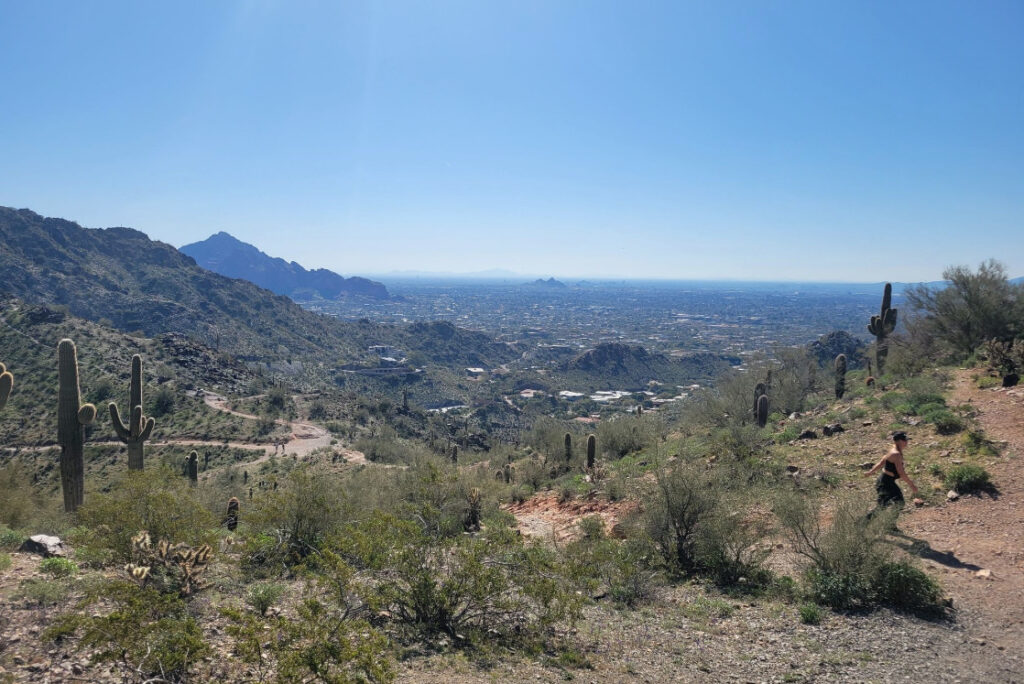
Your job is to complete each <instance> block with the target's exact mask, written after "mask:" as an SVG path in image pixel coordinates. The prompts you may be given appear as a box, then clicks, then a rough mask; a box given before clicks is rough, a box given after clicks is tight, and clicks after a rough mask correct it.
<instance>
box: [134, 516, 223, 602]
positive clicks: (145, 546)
mask: <svg viewBox="0 0 1024 684" xmlns="http://www.w3.org/2000/svg"><path fill="white" fill-rule="evenodd" d="M212 557H213V549H212V548H210V545H209V544H203V545H202V546H197V547H194V548H193V547H191V546H189V545H188V544H174V545H172V544H171V543H170V542H169V541H167V540H166V539H161V540H160V541H159V542H158V543H157V544H156V546H154V545H153V540H152V538H151V537H150V536H149V532H146V531H142V532H139V533H138V534H137V535H135V536H134V537H132V562H131V563H128V564H127V565H125V566H124V570H125V572H127V573H128V574H129V575H131V577H132V578H133V579H135V580H136V581H137V582H139V583H140V584H142V585H145V584H147V583H149V582H152V583H154V584H156V586H157V588H158V589H159V590H160V591H163V592H176V593H177V594H178V595H179V596H182V597H185V596H190V595H191V594H194V593H195V592H197V591H199V590H201V589H204V588H206V586H207V585H206V582H204V581H203V577H202V576H203V573H204V572H206V568H207V567H208V566H209V563H210V559H211V558H212Z"/></svg>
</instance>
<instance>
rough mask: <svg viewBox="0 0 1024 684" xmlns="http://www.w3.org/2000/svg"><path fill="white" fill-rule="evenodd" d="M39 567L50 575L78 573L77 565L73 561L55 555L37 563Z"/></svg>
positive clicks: (60, 575) (67, 575)
mask: <svg viewBox="0 0 1024 684" xmlns="http://www.w3.org/2000/svg"><path fill="white" fill-rule="evenodd" d="M39 569H40V570H41V571H43V572H45V573H46V574H47V575H49V576H50V577H71V576H72V575H76V574H78V566H77V565H75V563H74V561H71V560H68V559H67V558H59V557H57V556H53V557H51V558H44V559H43V561H42V562H41V563H40V564H39Z"/></svg>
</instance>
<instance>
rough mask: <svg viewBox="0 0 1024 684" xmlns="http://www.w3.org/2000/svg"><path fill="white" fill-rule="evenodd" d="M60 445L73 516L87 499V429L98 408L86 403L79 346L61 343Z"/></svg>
mask: <svg viewBox="0 0 1024 684" xmlns="http://www.w3.org/2000/svg"><path fill="white" fill-rule="evenodd" d="M57 380H58V382H59V389H58V392H57V441H58V442H60V484H61V488H62V489H63V490H64V510H65V511H67V512H69V513H71V512H73V511H75V510H77V509H78V507H79V506H81V505H82V501H83V500H84V499H85V464H84V459H83V454H82V451H83V447H84V446H85V431H84V428H85V426H86V425H89V424H90V423H92V422H93V421H94V420H96V407H95V406H93V405H92V404H83V403H82V391H81V389H80V388H79V384H78V353H77V351H76V349H75V343H74V342H72V341H71V340H66V339H65V340H61V341H60V344H58V345H57Z"/></svg>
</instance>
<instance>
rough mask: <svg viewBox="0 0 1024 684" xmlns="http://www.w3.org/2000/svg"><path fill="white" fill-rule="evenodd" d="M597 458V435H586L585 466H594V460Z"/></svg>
mask: <svg viewBox="0 0 1024 684" xmlns="http://www.w3.org/2000/svg"><path fill="white" fill-rule="evenodd" d="M596 458H597V437H595V436H594V435H589V436H588V437H587V468H593V467H594V460H595V459H596Z"/></svg>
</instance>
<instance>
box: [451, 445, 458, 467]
mask: <svg viewBox="0 0 1024 684" xmlns="http://www.w3.org/2000/svg"><path fill="white" fill-rule="evenodd" d="M458 462H459V445H458V444H452V463H458Z"/></svg>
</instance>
